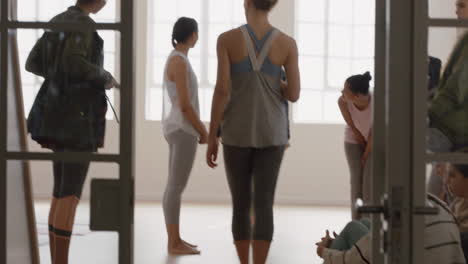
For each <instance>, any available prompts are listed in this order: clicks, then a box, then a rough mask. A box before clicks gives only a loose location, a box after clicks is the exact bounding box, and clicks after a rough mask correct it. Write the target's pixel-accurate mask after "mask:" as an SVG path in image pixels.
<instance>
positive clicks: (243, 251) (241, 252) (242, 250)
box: [234, 240, 250, 264]
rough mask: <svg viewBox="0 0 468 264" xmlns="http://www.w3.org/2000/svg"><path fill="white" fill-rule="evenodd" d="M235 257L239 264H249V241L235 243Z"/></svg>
mask: <svg viewBox="0 0 468 264" xmlns="http://www.w3.org/2000/svg"><path fill="white" fill-rule="evenodd" d="M234 244H235V245H236V250H237V255H238V256H239V260H240V263H241V264H249V253H250V240H239V241H235V242H234Z"/></svg>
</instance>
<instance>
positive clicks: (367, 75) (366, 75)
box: [362, 71, 372, 82]
mask: <svg viewBox="0 0 468 264" xmlns="http://www.w3.org/2000/svg"><path fill="white" fill-rule="evenodd" d="M362 76H363V77H364V79H365V80H367V81H368V82H370V81H371V80H372V76H371V74H370V72H368V71H367V72H365V73H364V74H363V75H362Z"/></svg>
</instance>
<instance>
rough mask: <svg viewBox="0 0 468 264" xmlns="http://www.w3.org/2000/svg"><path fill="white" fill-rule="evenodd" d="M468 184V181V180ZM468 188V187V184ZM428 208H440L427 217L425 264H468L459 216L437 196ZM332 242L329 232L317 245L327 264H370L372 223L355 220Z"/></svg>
mask: <svg viewBox="0 0 468 264" xmlns="http://www.w3.org/2000/svg"><path fill="white" fill-rule="evenodd" d="M467 182H468V181H467ZM467 186H468V184H467ZM427 203H428V206H432V207H436V208H439V214H438V215H428V216H426V229H425V234H424V238H425V239H424V248H425V249H426V250H425V255H424V258H425V261H424V263H425V264H449V263H450V264H452V263H466V262H465V258H464V255H463V252H462V249H461V247H460V235H459V229H458V226H457V222H456V219H455V216H454V215H453V214H452V213H451V211H450V209H449V208H448V207H447V206H446V205H445V204H444V203H443V202H442V201H440V200H439V199H437V198H436V197H435V196H432V195H428V199H427ZM334 236H335V238H334V239H332V238H331V237H330V235H329V232H328V231H327V232H326V236H325V237H324V238H322V241H321V242H318V243H317V244H316V245H317V254H318V255H319V256H320V257H321V258H322V259H323V260H324V264H345V263H346V264H369V263H372V262H371V258H370V255H371V233H370V223H369V222H368V221H365V220H362V221H353V222H351V223H349V224H348V225H347V226H346V227H345V228H344V230H343V231H342V232H341V233H340V235H337V234H336V233H334Z"/></svg>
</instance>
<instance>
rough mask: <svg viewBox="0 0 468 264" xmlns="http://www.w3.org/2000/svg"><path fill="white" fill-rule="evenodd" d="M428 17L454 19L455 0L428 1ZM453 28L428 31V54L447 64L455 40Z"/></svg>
mask: <svg viewBox="0 0 468 264" xmlns="http://www.w3.org/2000/svg"><path fill="white" fill-rule="evenodd" d="M429 16H431V17H433V18H456V15H455V0H450V1H441V0H429ZM457 33H458V32H457V29H455V28H431V29H430V30H429V46H428V48H429V54H430V55H431V56H434V57H437V58H439V59H441V60H442V63H443V64H445V63H446V62H447V59H448V57H449V56H450V52H451V51H452V47H453V46H454V45H455V42H456V40H457Z"/></svg>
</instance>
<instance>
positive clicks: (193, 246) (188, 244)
mask: <svg viewBox="0 0 468 264" xmlns="http://www.w3.org/2000/svg"><path fill="white" fill-rule="evenodd" d="M182 243H184V244H185V245H187V246H189V247H191V248H197V247H198V245H194V244H190V243H189V242H187V241H185V240H182Z"/></svg>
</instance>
